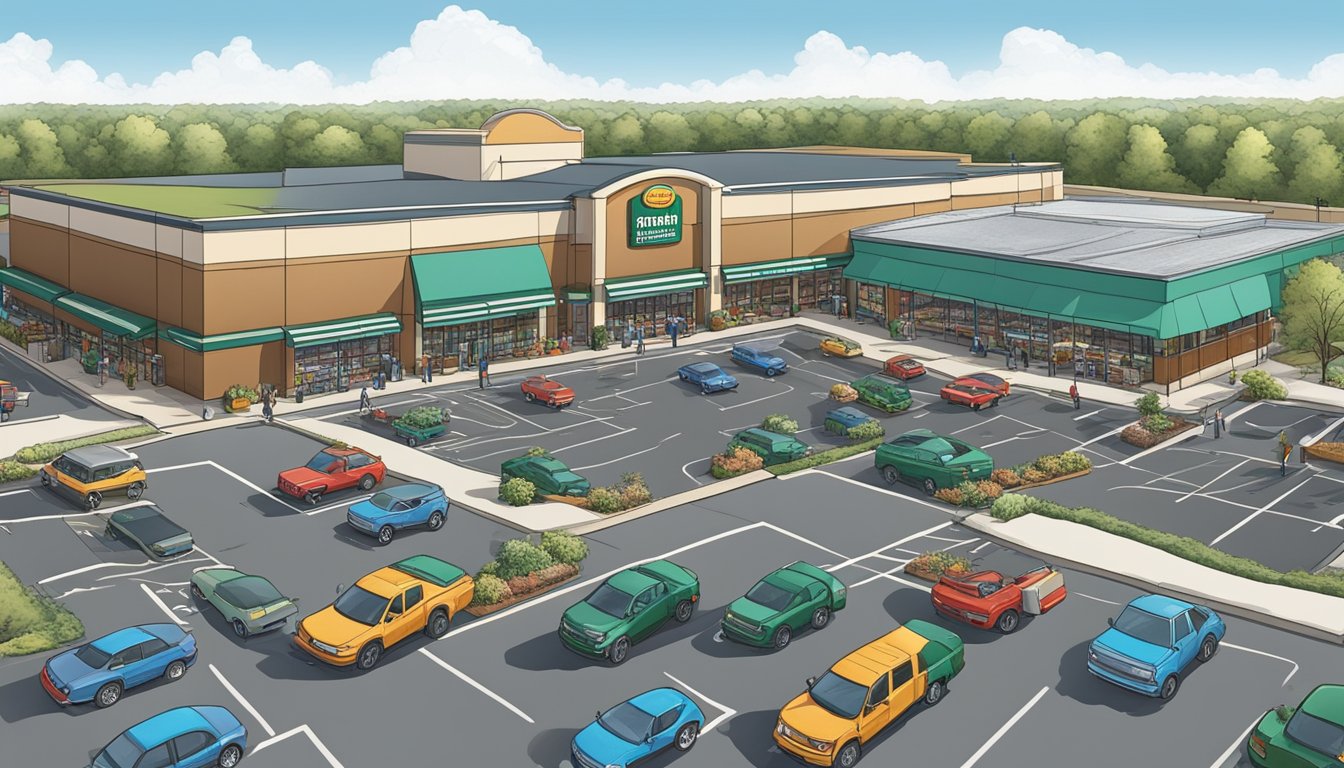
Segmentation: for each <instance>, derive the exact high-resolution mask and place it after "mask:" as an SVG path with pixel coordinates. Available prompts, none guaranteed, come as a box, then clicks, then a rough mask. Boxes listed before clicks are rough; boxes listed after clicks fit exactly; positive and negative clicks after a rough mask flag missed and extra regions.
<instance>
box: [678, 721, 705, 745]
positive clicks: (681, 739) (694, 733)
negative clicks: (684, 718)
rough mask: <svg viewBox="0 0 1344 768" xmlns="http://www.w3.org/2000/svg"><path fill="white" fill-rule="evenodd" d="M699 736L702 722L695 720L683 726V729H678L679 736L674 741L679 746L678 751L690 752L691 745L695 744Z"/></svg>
mask: <svg viewBox="0 0 1344 768" xmlns="http://www.w3.org/2000/svg"><path fill="white" fill-rule="evenodd" d="M699 737H700V724H699V723H694V722H692V723H687V724H685V725H683V726H681V730H679V731H677V738H676V740H675V741H673V742H672V743H673V744H675V745H676V746H677V751H678V752H688V751H690V749H691V747H694V746H695V740H696V739H697V738H699Z"/></svg>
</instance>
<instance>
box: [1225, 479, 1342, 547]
mask: <svg viewBox="0 0 1344 768" xmlns="http://www.w3.org/2000/svg"><path fill="white" fill-rule="evenodd" d="M1309 482H1311V478H1310V477H1308V478H1307V479H1306V480H1303V481H1302V482H1300V483H1298V484H1297V485H1294V486H1293V487H1292V488H1289V489H1288V490H1286V491H1284V492H1283V494H1282V495H1280V496H1279V497H1278V498H1277V499H1274V500H1273V501H1271V502H1269V503H1268V504H1266V505H1265V506H1263V507H1261V508H1259V509H1257V510H1255V511H1254V512H1252V513H1251V514H1249V515H1247V516H1246V519H1244V520H1242V521H1241V522H1240V523H1237V524H1236V525H1234V526H1232V527H1231V528H1228V529H1227V530H1226V531H1224V532H1223V534H1222V535H1221V536H1219V537H1218V538H1216V539H1214V540H1213V541H1211V542H1209V546H1214V545H1215V544H1217V543H1218V542H1220V541H1222V540H1223V539H1226V538H1227V537H1228V536H1231V535H1232V534H1234V533H1236V532H1237V531H1238V530H1240V529H1241V527H1242V526H1243V525H1246V524H1247V523H1249V522H1251V521H1252V520H1254V519H1255V518H1257V517H1259V516H1260V513H1261V512H1264V511H1266V510H1268V509H1269V508H1271V507H1273V506H1274V505H1275V504H1278V503H1279V502H1280V501H1283V500H1284V499H1286V498H1288V497H1289V496H1291V495H1293V492H1294V491H1296V490H1297V489H1298V488H1301V487H1302V486H1304V485H1306V484H1307V483H1309ZM1312 522H1320V521H1318V520H1313V521H1312Z"/></svg>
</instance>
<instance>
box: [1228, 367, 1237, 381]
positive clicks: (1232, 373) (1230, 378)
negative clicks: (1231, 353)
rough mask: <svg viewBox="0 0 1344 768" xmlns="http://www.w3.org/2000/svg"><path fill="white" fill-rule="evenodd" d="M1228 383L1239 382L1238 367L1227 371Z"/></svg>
mask: <svg viewBox="0 0 1344 768" xmlns="http://www.w3.org/2000/svg"><path fill="white" fill-rule="evenodd" d="M1227 383H1228V384H1236V383H1237V369H1236V368H1233V369H1232V370H1230V371H1228V372H1227Z"/></svg>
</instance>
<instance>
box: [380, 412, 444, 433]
mask: <svg viewBox="0 0 1344 768" xmlns="http://www.w3.org/2000/svg"><path fill="white" fill-rule="evenodd" d="M392 423H393V424H396V425H397V426H400V427H404V428H406V429H430V428H433V427H437V426H439V425H440V424H442V423H443V409H442V408H434V407H432V406H420V407H418V408H412V409H411V410H409V411H407V412H405V413H403V414H402V415H401V416H398V417H397V419H396V420H395V421H393V422H392Z"/></svg>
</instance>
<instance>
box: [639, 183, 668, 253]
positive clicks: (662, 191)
mask: <svg viewBox="0 0 1344 768" xmlns="http://www.w3.org/2000/svg"><path fill="white" fill-rule="evenodd" d="M679 242H681V195H678V194H677V191H676V190H675V189H673V188H671V187H669V186H667V185H666V184H655V185H653V186H652V187H649V188H648V189H646V190H644V192H643V194H641V195H639V196H637V197H635V198H632V199H631V200H630V247H631V248H640V247H643V246H646V245H668V244H671V243H679Z"/></svg>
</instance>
